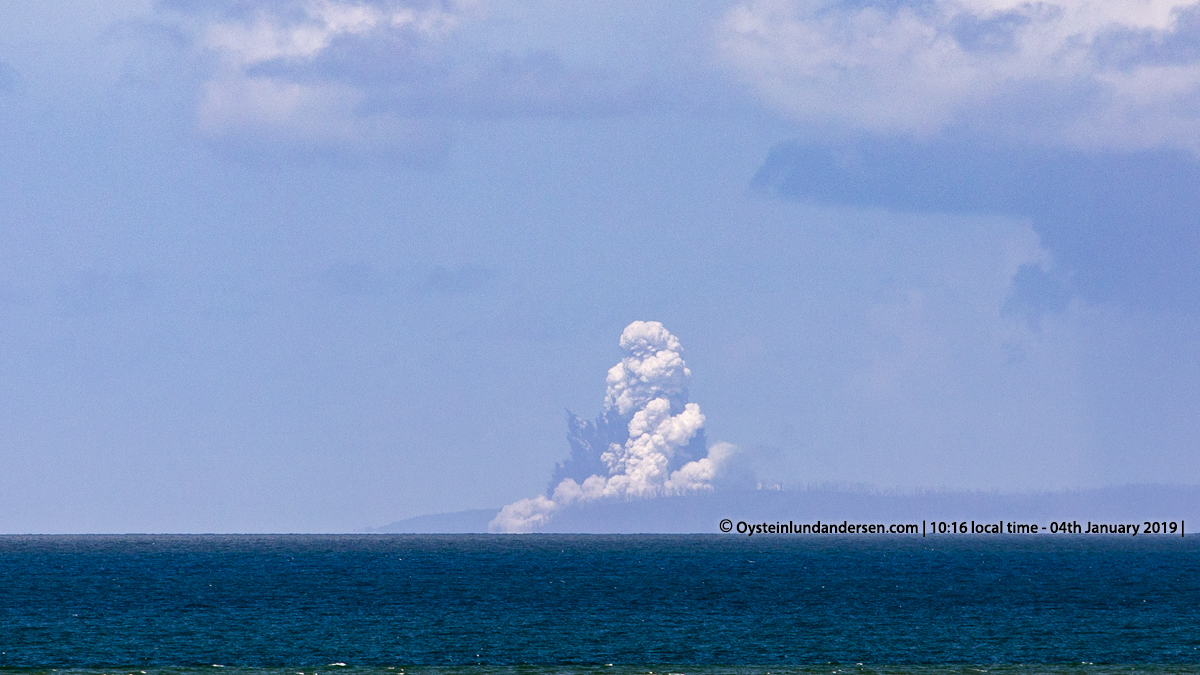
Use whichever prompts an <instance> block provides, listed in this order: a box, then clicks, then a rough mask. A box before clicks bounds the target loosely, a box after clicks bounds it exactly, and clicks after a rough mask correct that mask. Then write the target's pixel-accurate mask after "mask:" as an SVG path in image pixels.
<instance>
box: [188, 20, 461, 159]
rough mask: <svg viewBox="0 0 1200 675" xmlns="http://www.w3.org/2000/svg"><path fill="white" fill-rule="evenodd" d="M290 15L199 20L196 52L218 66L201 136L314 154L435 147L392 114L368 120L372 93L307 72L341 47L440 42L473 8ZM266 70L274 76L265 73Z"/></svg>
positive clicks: (207, 88) (203, 100)
mask: <svg viewBox="0 0 1200 675" xmlns="http://www.w3.org/2000/svg"><path fill="white" fill-rule="evenodd" d="M291 9H292V11H288V12H284V11H280V10H279V9H277V8H276V9H275V10H274V11H272V9H269V8H268V7H266V6H263V7H261V8H259V9H258V10H257V11H255V12H253V13H252V14H251V15H249V16H242V17H238V18H229V17H226V18H222V19H219V20H204V19H199V20H198V22H199V26H197V27H196V31H197V32H198V38H197V45H198V47H199V48H200V50H201V51H202V52H204V53H207V54H212V55H215V56H216V57H217V63H218V64H219V65H218V67H217V70H216V72H215V73H214V74H213V76H212V77H211V79H209V80H208V81H207V82H206V83H205V84H204V85H203V87H202V90H201V96H200V100H199V104H198V107H197V122H198V126H199V128H200V130H201V131H202V132H204V133H206V134H208V135H210V136H214V137H221V136H226V135H231V134H233V135H253V136H254V137H255V138H257V139H259V140H267V141H271V140H277V141H285V142H291V143H294V144H299V145H307V146H320V145H334V146H341V147H345V146H364V145H375V146H385V147H386V146H400V147H404V146H410V145H414V144H416V145H419V144H421V143H423V142H428V139H422V138H420V136H422V135H423V134H425V133H427V132H426V131H425V130H426V129H427V128H428V125H422V124H420V123H418V122H417V121H415V120H413V119H406V118H405V117H403V116H399V115H395V114H391V113H386V112H375V113H365V112H363V102H364V100H365V98H366V97H367V92H366V91H365V90H364V89H363V88H362V87H361V86H360V85H356V84H354V83H352V82H350V81H348V80H347V79H346V78H338V77H336V76H331V75H327V74H323V73H321V72H320V71H319V70H318V71H312V70H311V68H307V69H306V67H308V66H311V64H312V63H314V62H315V61H316V60H318V59H319V58H320V57H322V55H324V54H326V53H327V52H328V51H329V49H330V48H331V47H332V46H333V45H334V44H335V43H336V41H337V40H339V39H342V38H358V39H379V40H393V41H396V40H398V41H401V42H405V41H407V42H409V43H414V44H419V43H427V42H432V41H436V40H438V39H440V38H442V37H443V36H445V35H446V34H447V33H449V32H451V31H453V30H454V29H455V28H457V27H458V26H459V25H460V24H461V23H462V21H464V20H465V19H467V18H468V17H469V16H471V15H472V14H473V12H474V11H475V7H474V5H473V4H472V3H467V2H457V3H456V2H447V3H444V4H434V5H431V6H427V7H422V8H415V7H409V6H405V5H399V6H397V5H395V4H394V3H392V4H391V5H388V6H386V7H385V6H384V5H383V4H381V3H378V2H376V3H362V2H344V1H340V0H312V1H311V2H306V3H303V4H300V5H298V6H296V7H293V8H291ZM265 66H273V67H274V69H273V70H272V69H269V70H267V71H262V68H263V67H265Z"/></svg>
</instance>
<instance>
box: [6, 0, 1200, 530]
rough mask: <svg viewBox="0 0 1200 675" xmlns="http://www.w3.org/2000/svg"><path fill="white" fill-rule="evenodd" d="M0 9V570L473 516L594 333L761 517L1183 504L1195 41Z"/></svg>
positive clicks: (526, 444)
mask: <svg viewBox="0 0 1200 675" xmlns="http://www.w3.org/2000/svg"><path fill="white" fill-rule="evenodd" d="M0 16H3V17H4V20H3V21H0V430H2V431H0V532H47V533H52V532H343V531H361V530H362V529H363V528H366V527H372V526H378V525H382V524H385V523H388V522H391V521H395V520H398V519H401V518H406V517H411V516H417V515H421V514H429V513H439V512H448V511H459V510H466V509H482V508H496V509H498V508H499V507H501V506H503V505H505V504H510V503H514V502H516V501H517V500H519V499H524V498H530V497H533V496H534V495H538V494H542V493H545V492H546V491H547V486H548V482H549V481H550V479H551V477H552V475H553V474H554V466H555V462H558V461H561V460H563V459H565V458H566V457H567V456H568V454H569V451H570V448H569V447H568V444H567V440H566V432H567V426H566V424H565V420H566V414H565V412H564V409H566V410H570V411H571V412H573V413H575V414H578V415H580V416H581V417H582V418H585V419H591V418H594V417H596V416H597V415H600V414H602V412H603V410H604V401H605V386H606V385H605V377H606V373H607V372H608V371H609V369H610V368H612V367H613V364H615V363H619V362H621V361H622V358H623V356H624V355H625V352H623V351H622V346H621V345H620V344H619V339H620V338H621V336H622V331H623V330H624V329H625V328H626V327H627V326H628V325H630V324H631V323H632V322H635V321H647V322H649V321H657V322H661V323H662V325H663V326H665V328H666V329H667V330H669V331H670V333H671V335H673V336H674V337H675V338H677V339H678V341H679V344H680V345H681V347H680V349H681V352H680V353H681V354H682V358H684V359H686V363H687V367H688V368H689V369H690V373H691V375H690V383H689V385H688V386H689V390H688V395H689V397H690V398H689V400H690V401H692V402H695V403H697V404H698V405H699V406H700V408H702V409H703V415H704V420H705V421H704V431H705V434H706V438H707V441H708V442H709V443H710V444H718V443H720V444H730V446H732V447H736V448H737V449H738V450H739V452H740V455H739V456H740V457H741V458H742V461H743V463H744V464H745V465H746V466H748V467H749V468H750V469H751V470H752V471H753V473H754V475H755V476H756V477H757V480H758V482H760V483H763V484H764V485H775V484H780V485H786V486H804V485H820V484H845V485H869V486H875V487H877V488H879V489H914V488H929V487H933V488H949V489H980V490H1001V491H1014V490H1015V491H1021V490H1057V489H1064V488H1088V487H1098V486H1105V485H1119V484H1126V483H1172V484H1185V485H1197V484H1200V453H1198V452H1197V448H1198V447H1200V415H1198V414H1196V413H1197V406H1198V404H1200V349H1197V347H1198V345H1200V266H1198V265H1197V264H1196V261H1197V260H1198V259H1200V217H1198V216H1197V213H1198V212H1200V210H1198V207H1200V196H1198V195H1200V3H1198V4H1189V3H1187V2H1179V1H1177V0H1149V1H1146V2H1136V3H1135V2H1124V1H1115V0H1050V1H1049V2H1045V3H1035V4H1029V3H1022V2H1016V1H1012V0H879V1H875V0H846V1H840V0H741V1H735V0H720V1H716V0H702V1H690V2H654V3H644V2H633V1H623V0H616V1H614V2H606V3H590V2H562V1H555V2H550V1H542V0H524V1H521V2H515V1H513V2H510V1H507V0H461V1H457V2H456V1H451V0H446V1H444V2H439V1H436V0H435V1H428V2H427V1H424V0H413V1H411V2H410V1H403V0H397V1H392V0H312V1H308V0H278V1H276V0H247V1H244V2H243V1H234V0H218V1H216V2H199V1H196V0H164V1H161V2H152V1H149V0H138V1H133V0H129V1H118V0H105V1H100V0H45V1H43V2H37V3H30V2H23V1H20V0H0ZM721 447H726V446H724V445H722V446H721Z"/></svg>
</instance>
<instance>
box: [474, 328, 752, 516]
mask: <svg viewBox="0 0 1200 675" xmlns="http://www.w3.org/2000/svg"><path fill="white" fill-rule="evenodd" d="M621 348H622V349H624V350H625V352H626V356H625V358H623V359H621V362H620V363H618V364H617V365H615V366H613V367H612V368H611V369H610V370H609V371H608V378H607V380H608V391H607V394H606V395H605V397H604V414H603V415H601V416H600V417H599V418H598V419H596V420H595V421H589V420H583V419H580V418H579V417H577V416H575V415H571V414H570V413H569V412H568V420H567V424H568V431H567V440H568V441H570V444H571V458H570V459H568V460H566V461H564V462H560V463H559V464H558V466H557V467H555V472H554V478H553V480H551V482H550V489H549V490H548V491H547V494H545V495H538V496H537V497H534V498H532V499H522V500H520V501H517V502H514V503H512V504H509V505H508V506H505V507H504V508H503V509H501V510H500V513H499V514H498V515H497V516H496V517H495V519H493V520H492V522H491V524H490V525H489V526H488V529H489V530H491V531H492V532H530V531H533V530H537V529H539V528H541V527H542V526H545V525H546V524H548V523H549V522H550V519H551V517H552V516H553V515H554V513H555V511H557V510H559V509H561V508H563V507H565V506H569V505H571V504H576V503H581V502H594V501H598V500H602V499H644V498H649V497H658V496H665V495H681V494H686V493H689V492H696V491H703V490H712V489H713V480H714V479H715V478H717V477H718V476H719V475H720V473H721V471H722V470H723V469H724V467H725V465H726V464H727V462H728V460H729V459H730V458H731V457H732V456H733V454H734V453H735V452H736V451H737V449H736V448H735V447H734V446H732V445H729V444H728V443H718V444H716V445H714V446H713V447H711V448H709V447H708V444H707V442H706V441H705V438H704V414H703V413H701V412H700V406H698V405H696V404H695V403H689V402H688V400H687V398H688V392H687V384H688V379H689V378H690V377H691V375H692V372H691V371H690V370H688V367H687V365H686V364H684V362H683V356H682V353H683V348H682V347H681V346H680V344H679V339H678V338H676V337H675V336H674V335H671V333H669V332H668V331H667V329H666V328H664V327H663V325H662V324H661V323H659V322H657V321H634V322H633V323H631V324H629V325H628V326H626V327H625V330H624V332H622V333H621Z"/></svg>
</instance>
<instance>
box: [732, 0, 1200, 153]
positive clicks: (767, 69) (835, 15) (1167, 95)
mask: <svg viewBox="0 0 1200 675" xmlns="http://www.w3.org/2000/svg"><path fill="white" fill-rule="evenodd" d="M1198 11H1200V9H1198V6H1197V5H1192V4H1186V3H1182V2H1178V1H1176V0H1152V1H1149V2H1139V3H1131V2H1126V1H1124V0H1064V1H1062V2H1048V3H1029V2H1016V1H1013V0H934V1H933V2H931V3H921V4H915V3H914V4H902V5H900V6H898V7H897V6H884V5H881V4H874V3H845V2H830V1H829V0H752V1H748V2H743V3H740V4H738V5H737V6H735V7H734V8H733V9H731V10H730V11H729V12H728V13H727V14H726V16H725V17H724V20H723V22H722V23H721V25H720V33H719V49H720V53H721V55H722V58H723V59H724V60H725V61H727V62H728V63H729V64H731V65H732V66H733V67H734V68H735V70H737V71H738V72H739V73H740V74H741V76H742V77H744V78H745V79H746V80H747V81H748V82H749V83H751V84H752V85H753V86H754V87H755V88H756V89H757V90H758V91H759V92H760V93H761V95H762V96H763V97H765V98H766V99H767V100H768V101H770V102H771V103H772V104H773V105H775V106H777V107H778V108H780V109H781V110H783V111H784V112H785V113H786V114H788V115H790V116H792V117H793V118H795V119H797V120H800V121H802V122H805V123H810V124H817V125H821V126H828V127H834V128H839V127H840V128H847V127H848V128H850V129H852V130H859V131H868V132H876V133H897V132H898V133H915V134H931V133H934V132H936V131H938V130H939V129H942V128H944V127H947V126H950V125H955V124H968V125H975V126H980V127H985V128H997V127H998V128H1001V129H1003V130H1005V131H1007V132H1011V133H1017V134H1021V135H1025V136H1031V137H1033V138H1035V139H1036V140H1037V141H1039V142H1052V143H1065V144H1071V145H1078V146H1102V147H1103V146H1108V147H1148V146H1160V145H1168V146H1176V147H1187V148H1191V149H1193V150H1196V149H1200V133H1198V132H1200V106H1198V105H1197V103H1198V102H1200V58H1198V56H1200V55H1197V54H1193V53H1191V52H1189V51H1188V50H1187V49H1183V48H1173V47H1172V45H1173V44H1174V43H1175V42H1180V41H1182V42H1188V41H1194V40H1195V38H1196V37H1197V36H1200V30H1198V29H1197V28H1196V26H1198V25H1200V22H1197V21H1196V20H1195V19H1193V18H1191V17H1192V16H1193V15H1194V14H1196V13H1197V12H1198ZM1189 31H1191V32H1194V33H1196V34H1195V35H1192V34H1189ZM1194 51H1195V50H1194V49H1193V50H1192V52H1194ZM1117 56H1119V57H1120V58H1116V57H1117Z"/></svg>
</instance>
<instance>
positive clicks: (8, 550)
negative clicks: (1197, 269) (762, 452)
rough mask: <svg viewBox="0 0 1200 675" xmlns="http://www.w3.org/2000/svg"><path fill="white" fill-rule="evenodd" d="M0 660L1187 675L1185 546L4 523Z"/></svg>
mask: <svg viewBox="0 0 1200 675" xmlns="http://www.w3.org/2000/svg"><path fill="white" fill-rule="evenodd" d="M0 652H2V653H0V674H3V673H34V672H37V673H50V672H53V671H57V672H58V673H79V674H80V675H91V674H95V675H100V674H103V675H120V674H125V675H128V674H133V675H138V674H139V673H140V672H142V671H145V672H147V673H151V674H159V675H197V674H200V673H202V674H203V675H235V674H236V675H276V674H278V675H296V674H297V673H303V674H304V675H339V674H340V675H365V674H367V673H370V674H372V675H374V674H379V675H448V674H452V673H455V674H456V673H462V674H464V675H492V674H495V675H555V674H558V673H580V674H595V675H634V674H639V675H640V674H646V673H655V675H666V674H668V673H684V674H689V675H691V674H696V675H750V674H752V673H753V674H755V675H763V674H765V673H771V674H785V673H862V674H864V675H865V674H868V673H979V672H987V673H1118V672H1119V673H1129V672H1137V673H1180V672H1187V673H1200V538H1197V537H1194V536H1192V537H1187V538H1181V537H1165V536H1159V537H1153V536H1138V537H1127V536H1126V537H1121V536H1113V537H1096V536H1092V537H1087V536H1058V537H1048V538H1043V537H1041V536H1025V537H1020V536H1011V537H1010V536H999V537H994V536H993V537H973V536H964V537H952V536H943V537H932V538H921V537H919V536H916V537H912V536H909V537H903V536H895V537H893V536H858V537H836V536H759V537H746V536H738V535H736V534H731V535H516V536H503V535H501V536H495V535H494V536H489V535H440V536H439V535H331V536H312V535H280V536H253V535H244V536H223V535H207V536H190V535H186V536H185V535H179V536H157V535H147V536H28V537H26V536H4V537H0ZM609 664H611V665H609Z"/></svg>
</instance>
